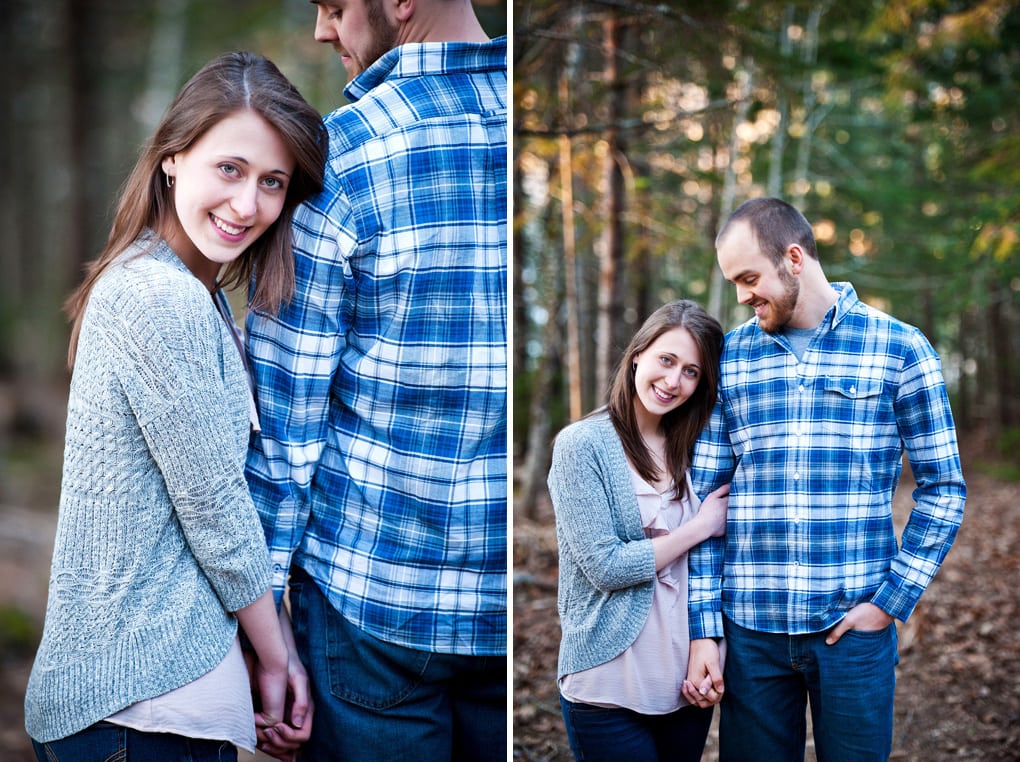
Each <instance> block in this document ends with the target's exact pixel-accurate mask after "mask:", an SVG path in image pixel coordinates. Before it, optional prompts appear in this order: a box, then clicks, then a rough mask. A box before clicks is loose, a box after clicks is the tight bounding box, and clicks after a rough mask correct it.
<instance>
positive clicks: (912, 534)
mask: <svg viewBox="0 0 1020 762" xmlns="http://www.w3.org/2000/svg"><path fill="white" fill-rule="evenodd" d="M912 350H913V351H912V353H911V354H910V355H909V356H908V357H907V360H906V361H905V362H904V368H903V371H902V373H901V381H900V385H899V391H898V394H897V397H896V401H895V403H894V407H895V410H896V421H897V425H898V427H899V431H900V436H901V438H902V440H903V443H904V447H905V449H906V452H907V456H908V458H909V460H910V467H911V470H912V471H913V475H914V480H915V482H916V483H917V488H916V489H915V490H914V492H913V498H914V503H915V504H914V508H913V510H911V512H910V517H909V519H908V520H907V524H906V526H905V527H904V529H903V536H902V539H901V543H900V550H899V552H898V553H897V555H896V556H895V558H893V561H892V564H891V567H890V570H889V574H888V576H887V577H886V580H885V581H884V582H883V583H882V585H881V586H880V587H879V590H878V592H877V593H876V595H875V597H874V598H873V599H872V600H871V603H873V604H874V605H875V606H877V607H878V608H880V609H881V610H882V611H884V612H885V613H887V614H888V615H890V616H891V617H895V618H896V619H899V620H900V621H904V622H905V621H906V620H907V617H909V616H910V613H911V612H912V611H913V609H914V607H915V606H916V605H917V602H918V600H919V599H920V597H921V594H922V593H923V592H924V591H925V589H926V588H927V587H928V584H929V583H930V582H931V580H932V578H933V577H934V576H935V573H936V572H937V571H938V569H939V567H940V566H941V565H942V561H943V559H944V558H945V556H946V553H948V552H949V548H950V546H951V545H952V544H953V540H954V539H955V538H956V533H957V531H958V530H959V527H960V522H961V521H962V520H963V507H964V503H965V501H966V497H967V487H966V484H965V483H964V479H963V469H962V466H961V464H960V453H959V448H958V446H957V441H956V426H955V424H954V422H953V414H952V410H951V408H950V406H949V397H948V395H947V393H946V386H945V381H944V380H943V377H942V370H941V365H940V363H939V359H938V355H936V354H935V351H934V350H933V349H932V348H931V345H930V344H929V343H928V342H927V340H926V339H925V338H924V337H923V336H921V335H920V332H918V334H917V337H916V339H915V341H914V343H913V345H912Z"/></svg>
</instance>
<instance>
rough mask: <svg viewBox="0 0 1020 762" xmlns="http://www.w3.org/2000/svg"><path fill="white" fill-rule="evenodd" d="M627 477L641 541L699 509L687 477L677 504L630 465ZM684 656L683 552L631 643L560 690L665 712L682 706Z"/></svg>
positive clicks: (661, 577)
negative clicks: (635, 503)
mask: <svg viewBox="0 0 1020 762" xmlns="http://www.w3.org/2000/svg"><path fill="white" fill-rule="evenodd" d="M630 477H631V482H632V483H633V484H634V491H635V493H636V494H637V501H638V507H639V508H640V510H641V523H642V524H643V525H644V528H645V537H649V538H651V537H657V536H659V535H660V534H667V533H669V532H670V531H671V530H673V529H675V528H676V527H678V526H680V525H681V524H684V523H686V522H688V521H690V520H691V519H692V518H693V517H694V515H695V514H696V513H697V511H698V507H699V506H700V505H701V501H700V500H698V498H697V496H695V495H694V491H693V489H692V487H691V477H690V474H688V475H687V477H686V478H687V495H688V496H689V497H684V498H683V499H682V500H675V499H673V498H672V493H673V490H672V488H670V489H669V490H667V491H666V492H665V493H663V494H660V493H659V492H658V491H657V490H656V489H655V488H654V487H653V486H652V485H650V484H648V482H646V481H645V480H644V479H642V478H641V477H640V476H639V475H638V473H637V472H636V471H635V470H634V468H633V467H631V468H630ZM689 656H690V640H689V637H688V628H687V554H686V553H684V554H683V555H682V556H680V557H679V558H677V559H676V560H675V561H673V562H672V563H671V564H669V565H667V566H665V567H663V568H662V569H660V570H659V572H658V574H657V575H656V578H655V583H654V586H653V590H652V607H651V610H650V611H649V612H648V620H647V621H646V622H645V626H644V627H643V628H642V630H641V632H640V633H638V636H637V638H636V639H635V640H634V642H633V643H631V644H630V646H629V647H628V648H627V649H626V650H625V651H623V653H621V654H620V655H619V656H617V657H615V658H614V659H611V660H610V661H607V662H605V663H604V664H599V665H598V666H596V667H592V668H591V669H586V670H583V671H581V672H576V673H574V674H570V675H564V676H563V678H561V679H560V692H561V693H562V694H563V696H564V697H565V698H566V699H567V700H568V701H572V702H575V703H582V704H592V705H594V706H605V707H621V708H624V709H631V710H633V711H635V712H639V713H641V714H669V713H670V712H674V711H676V710H677V709H679V708H680V707H682V706H685V705H687V703H688V702H687V700H686V699H685V698H684V696H683V693H682V690H681V689H682V686H683V681H684V679H685V678H686V677H687V660H688V658H689Z"/></svg>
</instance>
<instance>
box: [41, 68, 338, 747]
mask: <svg viewBox="0 0 1020 762" xmlns="http://www.w3.org/2000/svg"><path fill="white" fill-rule="evenodd" d="M325 151H326V138H325V135H324V132H323V130H322V127H321V121H320V118H319V114H318V112H317V111H316V110H315V109H313V108H312V107H311V106H310V105H309V104H308V103H306V102H305V100H304V99H303V98H302V97H301V95H300V94H299V93H298V91H297V90H296V89H295V88H294V87H293V85H291V83H290V82H289V81H288V80H287V79H286V78H285V77H284V76H283V75H282V74H281V73H280V71H279V70H278V69H277V68H276V67H275V66H274V65H273V64H272V63H271V62H269V61H268V60H266V59H265V58H262V57H261V56H256V55H253V54H250V53H231V54H227V55H223V56H221V57H219V58H217V59H215V60H214V61H212V62H211V63H209V64H208V65H207V66H206V67H205V68H203V69H202V70H201V71H199V72H198V73H197V74H196V75H195V76H194V77H193V78H192V79H191V80H190V81H189V82H188V83H187V84H186V85H185V86H184V88H183V89H182V90H181V92H180V93H179V94H178V96H177V97H176V99H175V100H174V101H173V103H172V104H171V105H170V108H169V110H168V111H167V113H166V115H165V116H164V118H163V120H162V122H161V123H160V125H159V126H158V127H157V129H156V132H155V135H154V136H153V138H152V140H151V141H150V142H149V144H148V145H147V147H146V148H145V149H144V151H143V153H142V155H141V157H140V158H139V160H138V162H137V164H136V165H135V168H134V170H133V171H132V173H131V175H130V176H129V177H128V180H127V182H126V184H125V186H124V189H123V194H122V197H121V199H120V203H119V205H118V208H117V213H116V217H115V220H114V223H113V228H112V231H111V233H110V237H109V240H108V242H107V244H106V247H105V249H104V250H103V252H102V253H101V255H100V256H99V258H98V259H97V260H96V261H95V262H94V263H92V264H91V265H90V267H89V269H88V271H87V274H86V277H85V279H84V282H83V283H82V284H81V286H80V287H79V288H78V289H77V290H76V291H75V292H74V293H73V294H72V296H71V298H70V299H69V300H68V305H67V306H68V312H69V314H70V317H71V320H72V332H71V341H70V346H69V352H68V361H69V365H70V366H71V369H72V378H71V387H70V394H69V400H68V412H67V431H66V439H65V450H64V468H63V480H62V485H61V496H60V514H59V519H58V524H57V536H56V540H55V546H54V551H53V563H52V568H51V576H50V588H49V599H48V603H47V609H46V621H45V625H44V628H43V636H42V642H41V644H40V646H39V650H38V653H37V655H36V659H35V664H34V665H33V668H32V674H31V677H30V679H29V684H28V689H27V693H26V698H25V725H26V729H27V730H28V733H29V735H30V736H31V737H32V739H33V742H34V746H35V750H36V755H37V756H38V758H39V759H40V760H47V759H75V760H92V759H95V760H105V759H108V758H114V757H116V758H117V759H126V760H132V759H135V760H152V759H161V760H162V759H166V760H173V759H195V760H205V759H216V760H221V759H231V758H232V759H236V757H237V749H236V747H241V748H245V749H247V750H249V751H254V746H255V743H256V727H255V726H256V723H257V724H258V725H259V727H260V729H261V730H260V733H271V732H272V731H273V730H275V731H276V732H277V733H279V734H281V735H286V734H287V733H288V732H289V731H288V727H287V726H286V725H285V724H284V723H283V720H284V719H285V702H286V700H287V693H288V690H290V692H291V693H292V694H293V695H292V698H293V701H294V705H295V707H298V706H301V707H304V706H306V704H307V699H306V697H305V695H304V693H305V688H304V686H305V685H306V683H307V676H306V675H305V674H304V671H303V669H302V668H301V666H300V663H299V662H298V661H297V659H296V657H294V656H293V655H292V650H291V649H289V647H288V639H289V638H290V633H289V632H285V631H284V629H283V628H282V627H281V622H280V620H279V619H278V618H277V613H276V607H275V605H274V602H273V595H272V592H271V590H270V562H269V556H268V551H267V549H266V544H265V540H264V536H263V533H262V529H261V526H260V524H259V520H258V516H257V514H256V512H255V507H254V505H253V503H252V501H251V497H250V495H249V493H248V490H247V486H246V483H245V479H244V461H245V456H246V452H247V445H248V438H249V434H250V431H251V428H252V426H253V425H254V426H256V427H257V420H258V418H257V415H256V414H255V407H254V403H253V401H252V399H251V391H250V386H249V381H248V378H247V374H246V372H245V368H244V362H243V358H242V355H241V353H240V351H239V349H240V344H239V342H238V337H237V335H236V332H235V331H236V328H235V326H234V323H233V319H232V316H231V315H230V312H229V308H228V306H227V302H226V300H225V299H224V298H223V296H222V291H221V286H225V287H230V286H235V285H240V284H247V283H248V282H249V281H250V279H251V278H252V276H253V275H257V276H258V278H257V282H258V284H259V287H258V290H257V291H255V292H254V294H253V303H254V306H257V307H259V308H263V309H274V308H276V307H277V306H278V305H279V304H280V303H281V302H282V301H283V300H284V299H286V298H287V297H288V296H289V294H290V290H291V289H292V287H293V280H294V274H293V261H292V257H291V251H290V220H291V215H292V212H293V210H294V208H295V207H296V206H297V205H298V204H299V203H300V202H301V201H302V200H304V199H305V198H307V197H308V196H309V195H311V194H312V193H314V192H316V191H317V190H318V189H319V188H320V187H321V184H322V174H323V165H324V162H325ZM221 275H222V280H220V276H221ZM238 623H240V625H241V627H242V628H243V630H244V633H245V635H246V637H247V639H248V641H249V642H250V645H251V649H252V650H253V652H254V665H253V671H252V676H251V681H252V683H253V684H254V686H255V688H256V690H257V692H258V696H259V698H260V704H261V706H260V711H259V712H258V713H257V714H256V713H255V712H254V707H253V705H252V699H251V688H250V686H249V677H248V674H247V672H246V669H245V658H244V656H243V654H242V651H241V649H240V643H239V638H238V635H237V626H238ZM300 711H301V712H307V711H308V710H307V709H301V710H300ZM291 714H292V718H293V724H295V725H300V724H301V718H300V717H296V716H293V715H296V714H298V710H295V711H293V712H292V713H291ZM253 717H254V720H255V721H254V722H253ZM270 737H272V736H270ZM118 754H121V755H124V756H117V755H118Z"/></svg>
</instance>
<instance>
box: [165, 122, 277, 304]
mask: <svg viewBox="0 0 1020 762" xmlns="http://www.w3.org/2000/svg"><path fill="white" fill-rule="evenodd" d="M162 166H163V171H164V172H165V173H166V175H167V177H168V178H169V179H170V181H171V182H173V199H174V208H175V210H176V212H177V220H176V221H177V223H178V224H172V225H171V229H170V230H165V231H161V233H162V235H163V237H164V238H165V239H166V241H167V243H169V244H170V247H171V248H172V249H173V250H174V251H175V252H176V254H177V256H179V257H180V258H181V260H182V261H183V262H184V263H185V264H186V265H187V266H188V268H189V269H190V270H191V271H192V272H193V273H194V274H195V275H196V277H198V278H199V279H200V280H201V281H202V282H203V283H206V285H207V286H210V287H211V286H212V283H214V282H215V279H216V276H217V275H218V273H219V270H220V266H221V265H223V264H226V263H228V262H232V261H233V260H235V259H237V258H238V257H239V256H241V254H242V253H244V251H245V250H246V249H247V248H248V247H249V246H251V244H252V243H253V242H254V241H255V240H256V239H257V238H258V237H259V236H260V235H262V234H263V233H264V232H265V231H266V229H267V228H268V227H269V226H270V225H272V224H273V223H274V222H275V221H276V220H277V218H278V217H279V216H280V212H281V211H282V210H283V204H284V200H285V199H286V195H287V184H288V182H289V181H290V178H291V176H292V175H293V173H294V166H295V161H294V157H293V156H292V155H291V153H290V151H289V150H288V149H287V147H286V145H285V144H284V142H283V140H282V139H281V137H280V135H279V133H278V132H277V131H276V130H275V129H274V128H273V127H272V126H270V125H269V123H268V122H266V121H265V120H264V119H263V118H262V117H260V116H258V115H257V114H255V113H254V112H252V111H238V112H235V113H234V114H231V115H230V116H228V117H226V118H224V119H222V120H221V121H220V122H218V123H217V124H216V125H214V126H213V127H211V128H210V129H209V130H208V131H207V132H206V133H205V134H204V135H202V137H201V138H199V139H198V140H196V141H195V142H194V143H192V145H191V146H190V147H189V148H188V149H187V150H184V151H181V152H179V153H176V154H174V155H172V156H167V157H165V158H164V159H163V165H162Z"/></svg>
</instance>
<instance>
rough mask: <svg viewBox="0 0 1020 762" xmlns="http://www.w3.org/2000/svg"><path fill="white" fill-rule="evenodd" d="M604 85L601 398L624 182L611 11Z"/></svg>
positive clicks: (617, 294) (611, 353)
mask: <svg viewBox="0 0 1020 762" xmlns="http://www.w3.org/2000/svg"><path fill="white" fill-rule="evenodd" d="M602 31H603V55H604V56H605V67H604V69H603V84H604V85H605V88H606V92H607V97H606V101H605V123H606V125H607V129H606V130H605V132H604V133H603V136H602V140H603V145H602V148H603V153H602V158H601V164H602V173H601V174H602V180H601V183H600V192H601V196H600V199H599V220H600V221H601V223H602V228H601V231H600V233H599V236H598V239H597V242H596V253H597V255H598V260H599V289H598V322H597V326H596V336H597V344H596V350H595V357H596V364H595V387H596V394H597V395H602V394H604V393H605V391H606V389H607V388H608V386H609V378H610V375H611V374H612V372H613V366H614V364H615V362H616V357H617V354H618V352H619V351H620V349H621V348H622V347H621V341H620V336H619V332H620V330H621V327H622V325H623V210H624V196H625V193H624V182H623V172H622V171H621V166H620V165H621V161H622V156H623V143H622V140H621V138H620V134H619V131H618V130H617V128H616V125H617V123H618V121H619V119H620V114H621V110H622V107H623V105H624V104H623V103H622V101H623V99H624V97H625V85H624V83H623V81H622V80H621V78H620V74H619V65H618V58H619V52H620V40H621V34H622V28H621V25H620V23H619V21H618V20H617V18H616V14H615V12H614V11H613V10H612V9H610V10H609V11H608V15H607V16H606V18H605V20H604V21H603V22H602Z"/></svg>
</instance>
